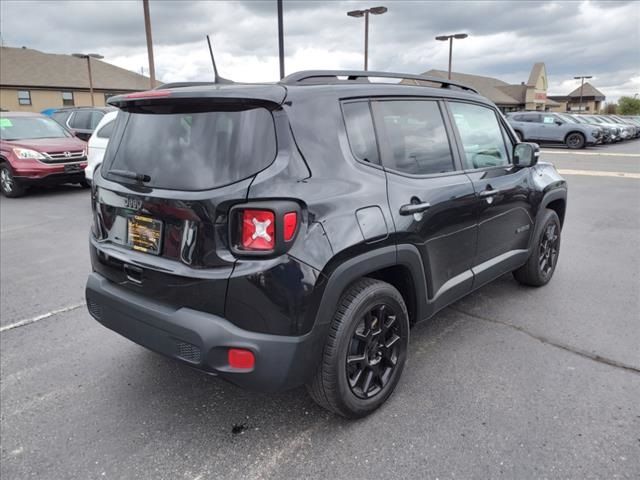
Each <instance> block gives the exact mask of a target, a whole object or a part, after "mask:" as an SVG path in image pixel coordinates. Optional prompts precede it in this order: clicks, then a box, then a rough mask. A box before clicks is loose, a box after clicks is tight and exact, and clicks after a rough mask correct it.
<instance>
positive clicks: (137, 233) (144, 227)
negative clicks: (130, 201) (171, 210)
mask: <svg viewBox="0 0 640 480" xmlns="http://www.w3.org/2000/svg"><path fill="white" fill-rule="evenodd" d="M127 243H128V244H129V246H130V247H131V248H133V249H134V250H138V251H140V252H145V253H151V254H153V255H159V254H160V248H161V246H162V245H161V244H162V222H161V221H160V220H156V219H153V218H150V217H144V216H142V215H133V216H131V217H128V219H127Z"/></svg>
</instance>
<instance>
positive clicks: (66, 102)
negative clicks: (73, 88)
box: [62, 92, 75, 107]
mask: <svg viewBox="0 0 640 480" xmlns="http://www.w3.org/2000/svg"><path fill="white" fill-rule="evenodd" d="M62 105H63V106H65V107H73V106H74V105H75V102H74V101H73V92H62Z"/></svg>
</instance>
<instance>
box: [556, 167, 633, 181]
mask: <svg viewBox="0 0 640 480" xmlns="http://www.w3.org/2000/svg"><path fill="white" fill-rule="evenodd" d="M558 173H559V174H560V175H586V176H589V177H619V178H636V179H640V173H629V172H603V171H600V170H570V169H566V168H559V169H558Z"/></svg>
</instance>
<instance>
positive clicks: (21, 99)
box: [18, 90, 31, 105]
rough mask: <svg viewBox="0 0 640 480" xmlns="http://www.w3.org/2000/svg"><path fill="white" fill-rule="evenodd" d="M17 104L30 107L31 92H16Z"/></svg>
mask: <svg viewBox="0 0 640 480" xmlns="http://www.w3.org/2000/svg"><path fill="white" fill-rule="evenodd" d="M18 104H20V105H31V92H30V91H29V90H18Z"/></svg>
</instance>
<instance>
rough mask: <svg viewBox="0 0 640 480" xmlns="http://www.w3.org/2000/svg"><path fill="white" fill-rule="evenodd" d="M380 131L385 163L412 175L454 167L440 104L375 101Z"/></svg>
mask: <svg viewBox="0 0 640 480" xmlns="http://www.w3.org/2000/svg"><path fill="white" fill-rule="evenodd" d="M372 106H373V112H374V118H375V121H376V127H377V128H378V131H379V132H381V133H380V136H381V138H382V142H381V149H382V151H381V153H382V164H383V165H384V166H385V167H387V168H389V169H391V170H396V171H399V172H402V173H408V174H410V175H430V174H437V173H445V172H451V171H453V170H454V166H453V155H452V154H451V147H450V145H449V137H448V136H447V130H446V128H445V125H444V120H443V118H442V113H441V112H440V107H439V106H438V103H437V102H435V101H429V100H391V101H379V102H374V103H373V104H372Z"/></svg>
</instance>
